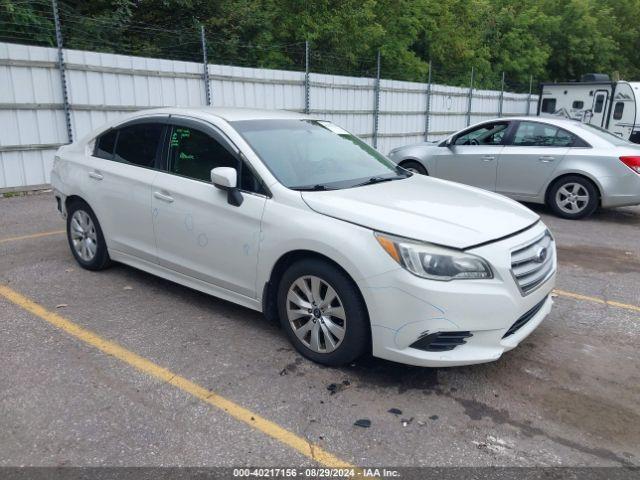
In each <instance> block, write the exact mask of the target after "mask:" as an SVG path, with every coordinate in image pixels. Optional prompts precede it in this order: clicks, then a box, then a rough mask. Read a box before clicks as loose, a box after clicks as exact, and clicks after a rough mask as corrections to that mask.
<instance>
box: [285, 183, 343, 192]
mask: <svg viewBox="0 0 640 480" xmlns="http://www.w3.org/2000/svg"><path fill="white" fill-rule="evenodd" d="M291 189H292V190H298V191H299V192H321V191H323V190H333V189H332V188H328V187H327V186H326V185H321V184H317V185H304V186H302V187H291Z"/></svg>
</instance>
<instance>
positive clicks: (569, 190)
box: [547, 175, 599, 220]
mask: <svg viewBox="0 0 640 480" xmlns="http://www.w3.org/2000/svg"><path fill="white" fill-rule="evenodd" d="M547 201H548V203H549V207H551V210H553V212H554V213H555V214H556V215H558V216H559V217H562V218H567V219H569V220H577V219H580V218H584V217H588V216H589V215H591V214H592V213H593V212H595V210H596V208H598V202H599V200H598V190H597V189H596V187H595V186H594V185H593V183H592V182H591V181H590V180H587V179H586V178H584V177H581V176H579V175H569V176H567V177H563V178H561V179H560V180H558V181H557V182H556V183H554V184H553V186H552V187H551V190H550V191H549V196H548V198H547Z"/></svg>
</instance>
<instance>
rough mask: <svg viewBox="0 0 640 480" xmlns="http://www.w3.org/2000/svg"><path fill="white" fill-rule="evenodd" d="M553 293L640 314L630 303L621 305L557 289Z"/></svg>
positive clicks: (639, 310)
mask: <svg viewBox="0 0 640 480" xmlns="http://www.w3.org/2000/svg"><path fill="white" fill-rule="evenodd" d="M553 293H555V294H556V295H558V296H560V297H567V298H573V299H574V300H582V301H585V302H593V303H599V304H601V305H609V306H611V307H617V308H624V309H626V310H631V311H633V312H640V307H639V306H637V305H631V304H630V303H621V302H616V301H614V300H605V299H603V298H598V297H590V296H588V295H581V294H579V293H573V292H567V291H566V290H558V289H557V288H556V289H555V290H554V291H553Z"/></svg>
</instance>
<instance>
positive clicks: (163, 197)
mask: <svg viewBox="0 0 640 480" xmlns="http://www.w3.org/2000/svg"><path fill="white" fill-rule="evenodd" d="M153 196H154V197H156V198H157V199H158V200H162V201H163V202H167V203H171V202H173V197H172V196H171V195H167V194H165V193H162V192H153Z"/></svg>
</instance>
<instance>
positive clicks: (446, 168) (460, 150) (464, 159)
mask: <svg viewBox="0 0 640 480" xmlns="http://www.w3.org/2000/svg"><path fill="white" fill-rule="evenodd" d="M508 126H509V122H504V121H501V122H492V123H485V124H482V125H480V126H477V127H474V128H473V129H471V130H467V131H465V132H462V134H461V135H459V136H457V137H455V138H454V139H453V141H452V144H451V146H450V147H449V148H443V149H441V151H440V152H439V155H438V158H437V160H436V172H435V176H436V177H438V178H444V179H446V180H452V181H454V182H459V183H465V184H467V185H473V186H475V187H480V188H484V189H485V190H495V187H496V171H497V164H498V157H499V156H500V154H501V152H502V149H503V141H504V138H505V134H506V131H507V128H508Z"/></svg>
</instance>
